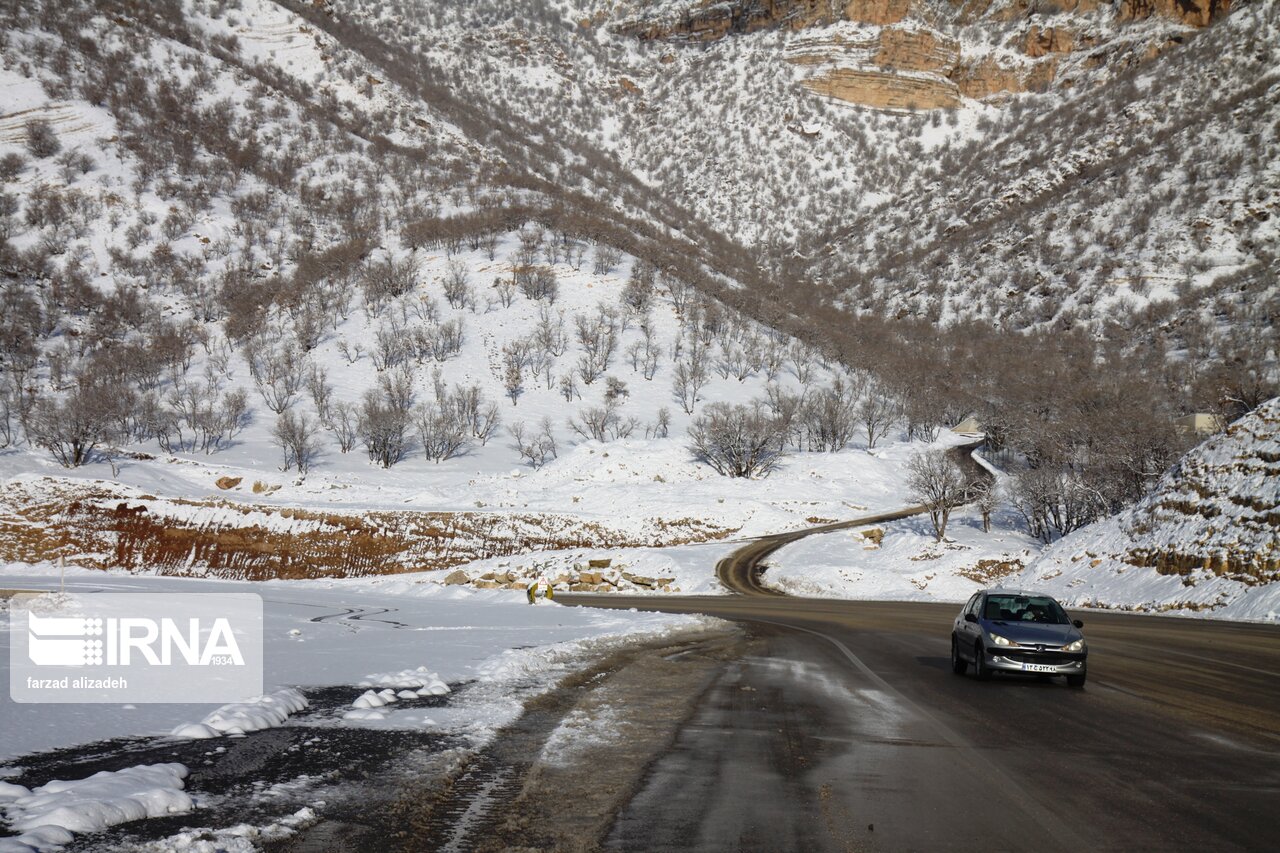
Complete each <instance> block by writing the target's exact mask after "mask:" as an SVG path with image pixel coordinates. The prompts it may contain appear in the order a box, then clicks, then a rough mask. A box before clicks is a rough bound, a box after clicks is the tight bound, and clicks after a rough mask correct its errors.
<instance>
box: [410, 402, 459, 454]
mask: <svg viewBox="0 0 1280 853" xmlns="http://www.w3.org/2000/svg"><path fill="white" fill-rule="evenodd" d="M415 420H416V421H417V424H418V438H419V439H420V440H421V442H422V451H423V453H425V454H426V457H427V458H428V459H430V460H431V461H433V462H442V461H444V460H446V459H452V458H453V457H455V456H457V455H458V454H459V453H461V452H462V451H463V450H465V449H466V448H467V445H468V444H469V443H470V441H469V439H470V424H468V423H467V421H466V418H465V417H464V416H463V415H462V413H461V412H460V411H459V410H458V409H457V408H456V407H454V406H450V405H448V404H447V403H446V404H444V405H441V404H440V403H427V404H425V405H422V406H419V407H418V408H417V410H416V417H415Z"/></svg>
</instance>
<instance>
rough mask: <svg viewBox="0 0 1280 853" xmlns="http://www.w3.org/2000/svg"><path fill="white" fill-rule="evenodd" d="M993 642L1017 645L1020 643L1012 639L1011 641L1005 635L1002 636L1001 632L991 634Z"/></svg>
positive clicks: (1001, 644) (998, 644) (1000, 644)
mask: <svg viewBox="0 0 1280 853" xmlns="http://www.w3.org/2000/svg"><path fill="white" fill-rule="evenodd" d="M991 642H993V643H995V644H996V645H997V646H1016V645H1018V644H1017V643H1015V642H1012V641H1010V640H1006V639H1005V638H1004V637H1001V636H1000V635H999V634H992V635H991Z"/></svg>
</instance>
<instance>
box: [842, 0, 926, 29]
mask: <svg viewBox="0 0 1280 853" xmlns="http://www.w3.org/2000/svg"><path fill="white" fill-rule="evenodd" d="M915 5H916V4H915V2H914V0H849V3H848V5H846V6H845V10H844V16H845V19H846V20H850V21H854V22H856V23H859V24H897V23H900V22H902V21H903V20H905V19H906V17H907V15H908V14H910V13H911V11H912V10H913V8H914V7H915Z"/></svg>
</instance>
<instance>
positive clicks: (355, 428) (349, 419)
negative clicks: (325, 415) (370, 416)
mask: <svg viewBox="0 0 1280 853" xmlns="http://www.w3.org/2000/svg"><path fill="white" fill-rule="evenodd" d="M359 423H360V418H359V413H358V411H357V410H356V407H355V406H353V405H351V404H350V403H347V402H344V401H338V402H336V403H334V404H333V405H332V406H331V407H330V409H329V429H331V430H333V437H334V438H336V439H337V440H338V450H340V451H342V452H343V453H349V452H350V451H351V449H352V448H353V447H355V446H356V442H357V441H358V440H359V438H360V430H359Z"/></svg>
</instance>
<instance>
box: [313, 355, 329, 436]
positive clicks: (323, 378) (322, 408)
mask: <svg viewBox="0 0 1280 853" xmlns="http://www.w3.org/2000/svg"><path fill="white" fill-rule="evenodd" d="M307 390H308V391H309V392H310V394H311V402H313V403H315V406H316V414H318V415H319V416H320V423H322V424H325V425H328V423H329V419H330V417H331V416H332V411H331V400H332V399H333V385H332V384H331V383H330V382H329V373H328V371H326V370H325V369H324V368H323V367H320V366H319V365H315V364H313V365H311V369H310V370H308V371H307Z"/></svg>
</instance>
